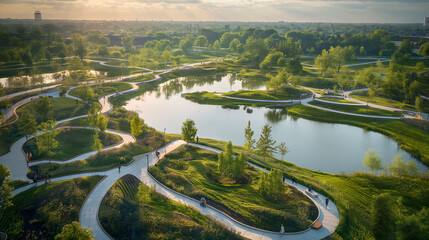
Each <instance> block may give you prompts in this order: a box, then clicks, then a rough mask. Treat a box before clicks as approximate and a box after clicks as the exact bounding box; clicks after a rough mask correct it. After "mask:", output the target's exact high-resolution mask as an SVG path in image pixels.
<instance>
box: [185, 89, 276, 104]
mask: <svg viewBox="0 0 429 240" xmlns="http://www.w3.org/2000/svg"><path fill="white" fill-rule="evenodd" d="M185 98H186V99H187V100H189V101H192V102H196V103H199V104H209V105H222V106H236V105H246V106H254V107H257V106H258V107H259V106H267V105H272V103H264V102H249V101H242V100H235V99H228V98H224V97H221V96H217V95H216V93H209V92H193V93H186V94H185Z"/></svg>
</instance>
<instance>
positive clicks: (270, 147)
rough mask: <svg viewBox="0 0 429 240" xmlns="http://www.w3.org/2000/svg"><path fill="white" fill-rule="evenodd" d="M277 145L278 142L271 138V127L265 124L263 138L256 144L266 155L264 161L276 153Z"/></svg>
mask: <svg viewBox="0 0 429 240" xmlns="http://www.w3.org/2000/svg"><path fill="white" fill-rule="evenodd" d="M275 144H276V141H275V140H273V139H272V138H271V127H270V126H269V125H268V124H265V125H264V127H263V128H262V133H261V136H260V137H259V140H258V142H257V143H256V145H257V147H258V149H259V150H260V151H261V152H262V154H263V155H264V159H265V157H266V156H268V155H271V154H272V153H273V152H274V151H275V149H276V148H275V147H274V145H275Z"/></svg>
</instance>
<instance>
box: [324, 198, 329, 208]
mask: <svg viewBox="0 0 429 240" xmlns="http://www.w3.org/2000/svg"><path fill="white" fill-rule="evenodd" d="M328 203H329V198H328V197H326V199H325V204H326V207H328Z"/></svg>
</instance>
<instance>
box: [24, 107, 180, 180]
mask: <svg viewBox="0 0 429 240" xmlns="http://www.w3.org/2000/svg"><path fill="white" fill-rule="evenodd" d="M135 115H136V113H134V112H130V111H127V110H125V109H123V108H114V109H113V110H112V111H111V112H110V113H109V114H108V115H107V117H108V124H107V128H108V129H113V130H118V131H122V132H127V133H129V132H130V131H131V129H130V120H131V119H132V118H133V117H134V116H135ZM67 125H79V121H77V120H76V121H73V122H71V123H69V124H67ZM177 138H178V137H177V135H169V134H166V135H165V138H164V134H162V133H161V132H157V131H156V130H155V129H153V128H150V127H147V126H145V127H144V128H143V133H142V134H140V135H139V136H138V137H137V138H136V140H137V141H136V142H135V143H132V144H127V145H125V146H122V147H121V148H117V149H111V150H108V151H103V152H101V153H100V154H96V155H93V156H91V157H89V158H88V159H86V160H83V161H76V162H72V163H65V164H55V163H51V164H49V163H45V164H38V165H36V166H32V167H30V171H29V172H28V174H27V176H28V177H29V178H30V179H32V178H33V177H34V176H35V175H36V174H37V176H39V177H40V178H43V177H44V174H45V173H46V172H49V174H50V175H51V176H52V177H58V176H64V175H69V174H74V173H82V172H94V171H102V170H107V169H111V168H115V167H117V166H118V165H120V164H126V163H129V162H130V161H131V160H132V159H133V156H135V155H139V154H143V153H147V152H151V151H153V150H154V149H155V148H156V146H163V145H165V144H167V143H168V142H170V141H172V140H174V139H177Z"/></svg>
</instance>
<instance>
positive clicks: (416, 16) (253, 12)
mask: <svg viewBox="0 0 429 240" xmlns="http://www.w3.org/2000/svg"><path fill="white" fill-rule="evenodd" d="M428 3H429V1H428V0H411V1H404V0H364V1H357V0H347V1H342V0H317V1H310V0H279V1H273V0H232V1H226V0H217V1H215V0H159V1H155V0H124V1H121V2H118V1H113V0H88V1H83V0H39V1H36V0H13V1H12V0H0V18H14V19H31V18H33V14H34V11H35V10H40V11H41V12H42V14H43V19H65V20H127V21H134V20H139V21H240V22H278V21H285V22H341V23H422V22H423V19H424V17H427V15H428V12H429V4H428Z"/></svg>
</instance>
